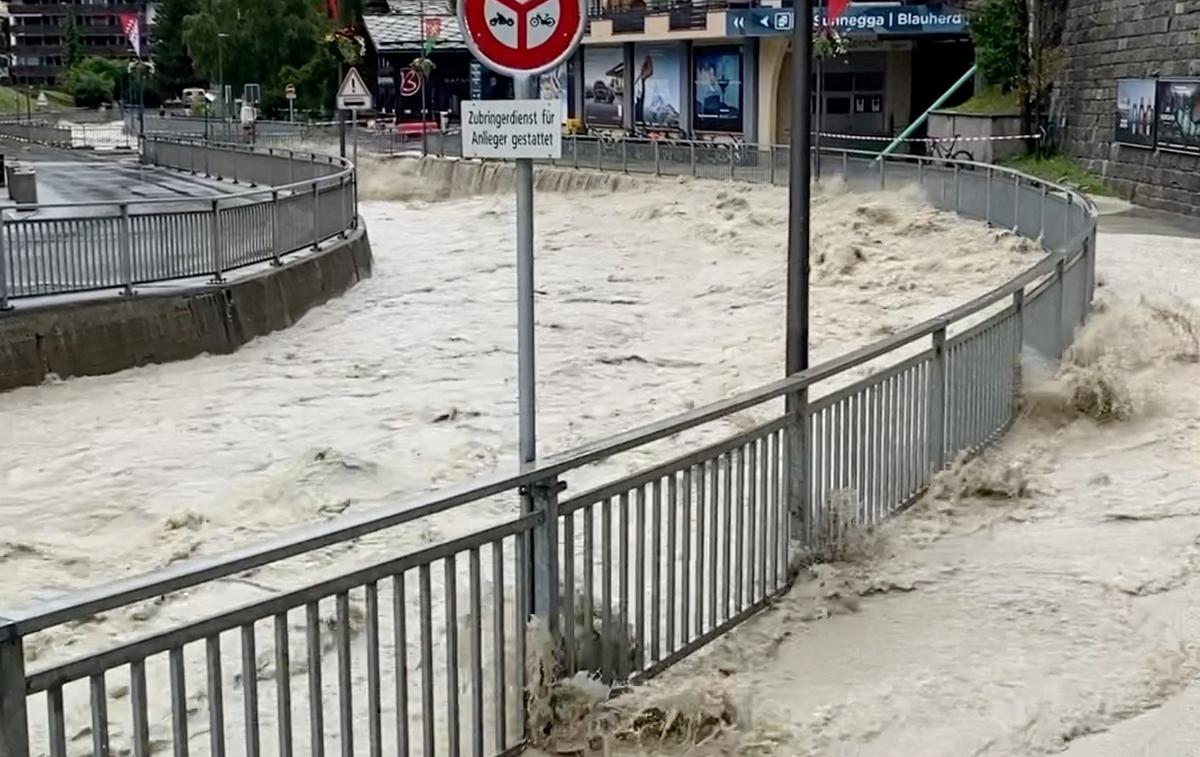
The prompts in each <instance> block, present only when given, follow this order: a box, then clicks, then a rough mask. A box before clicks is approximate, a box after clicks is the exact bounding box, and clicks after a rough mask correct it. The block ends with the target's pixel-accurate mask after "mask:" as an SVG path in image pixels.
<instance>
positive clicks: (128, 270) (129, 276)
mask: <svg viewBox="0 0 1200 757" xmlns="http://www.w3.org/2000/svg"><path fill="white" fill-rule="evenodd" d="M120 223H121V229H120V232H119V234H120V239H121V274H122V279H124V283H125V288H124V290H123V291H122V293H123V294H125V295H132V294H133V279H134V272H133V228H132V224H131V222H130V220H129V203H127V202H123V203H121V221H120Z"/></svg>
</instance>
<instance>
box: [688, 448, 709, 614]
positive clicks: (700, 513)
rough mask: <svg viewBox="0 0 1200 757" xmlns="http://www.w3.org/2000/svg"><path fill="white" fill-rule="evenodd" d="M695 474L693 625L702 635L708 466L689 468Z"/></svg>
mask: <svg viewBox="0 0 1200 757" xmlns="http://www.w3.org/2000/svg"><path fill="white" fill-rule="evenodd" d="M691 470H694V471H695V472H696V529H695V531H696V607H695V613H696V614H695V619H694V620H693V623H694V625H695V628H696V635H697V636H700V635H701V634H703V633H704V552H705V544H706V541H705V537H704V530H705V522H704V520H705V519H704V514H705V511H706V510H707V509H708V508H707V506H706V503H705V500H706V499H707V497H706V495H707V493H708V487H707V486H706V485H705V484H706V483H707V476H708V464H707V463H704V462H702V463H700V464H698V465H695V466H693V467H692V468H691Z"/></svg>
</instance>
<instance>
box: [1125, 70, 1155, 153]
mask: <svg viewBox="0 0 1200 757" xmlns="http://www.w3.org/2000/svg"><path fill="white" fill-rule="evenodd" d="M1156 97H1157V88H1156V86H1155V80H1154V79H1118V80H1117V113H1116V118H1117V122H1116V141H1117V142H1120V143H1121V144H1124V145H1133V146H1135V147H1150V148H1153V147H1154V137H1155V125H1156V123H1157V121H1158V118H1157V116H1156V113H1157V110H1156V107H1155V99H1156Z"/></svg>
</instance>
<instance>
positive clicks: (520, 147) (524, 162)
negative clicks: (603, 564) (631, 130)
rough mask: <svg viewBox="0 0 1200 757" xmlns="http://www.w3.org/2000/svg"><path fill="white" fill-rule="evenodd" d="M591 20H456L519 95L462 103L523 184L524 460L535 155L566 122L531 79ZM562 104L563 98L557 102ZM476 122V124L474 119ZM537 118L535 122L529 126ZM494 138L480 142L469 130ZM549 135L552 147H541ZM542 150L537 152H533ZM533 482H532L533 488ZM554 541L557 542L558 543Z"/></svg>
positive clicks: (534, 6)
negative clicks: (511, 161) (548, 115)
mask: <svg viewBox="0 0 1200 757" xmlns="http://www.w3.org/2000/svg"><path fill="white" fill-rule="evenodd" d="M586 19H587V13H586V9H585V7H584V0H524V1H523V0H459V1H458V25H459V28H460V29H461V30H462V32H463V38H464V39H465V40H466V43H467V48H468V49H469V50H470V51H471V53H472V54H474V56H475V57H476V58H478V59H479V62H480V63H482V64H483V65H484V66H487V67H488V68H490V69H491V70H493V71H495V72H497V73H501V74H507V75H508V76H511V77H513V100H512V101H511V102H492V103H488V102H486V101H483V100H466V101H464V102H463V104H462V119H463V151H464V154H465V153H466V152H467V151H468V150H472V149H477V150H479V152H476V153H475V154H478V155H482V154H483V152H482V150H483V149H484V145H486V144H490V145H491V147H490V148H488V149H489V152H487V156H489V157H512V158H516V161H517V166H516V189H517V407H518V413H519V423H518V425H519V428H520V455H521V463H522V464H525V463H531V462H533V461H534V460H535V459H536V458H537V426H536V422H535V408H536V404H535V401H534V393H535V390H536V381H535V378H534V339H533V337H534V334H533V161H532V160H531V157H530V156H531V155H539V156H545V155H546V154H550V155H554V156H561V154H562V126H561V122H560V118H561V114H560V113H559V110H558V108H557V107H552V108H548V107H547V103H546V102H545V101H543V100H541V99H538V98H537V94H536V93H535V92H534V91H533V78H532V77H533V76H535V75H537V74H540V73H542V72H545V71H550V70H552V69H554V68H557V67H558V66H560V65H561V64H563V63H565V62H566V60H567V59H568V58H569V57H571V55H572V54H573V53H574V52H575V49H576V48H577V47H578V46H579V40H580V39H581V38H582V37H583V27H584V22H585V20H586ZM554 105H555V106H557V103H554ZM543 111H550V112H552V114H553V115H552V118H553V122H554V123H553V132H551V133H548V131H547V128H546V127H547V126H549V125H548V124H544V123H542V121H543V120H544V119H543V117H542V112H543ZM472 120H474V121H475V123H469V122H470V121H472ZM530 121H532V122H533V123H530ZM468 129H472V130H473V131H472V134H476V135H477V137H478V136H479V134H480V133H481V132H482V131H487V132H488V133H489V135H490V136H489V137H484V138H483V141H482V142H480V143H478V144H477V145H475V146H471V145H470V142H471V141H472V140H471V138H470V137H469V135H468V133H467V130H468ZM547 136H550V142H551V143H550V144H543V143H544V142H545V141H546V137H547ZM539 150H540V151H542V152H535V151H539ZM532 488H533V487H529V489H532ZM546 496H556V495H555V494H553V493H547V492H541V491H529V493H527V494H525V495H524V496H523V500H522V508H523V509H524V510H526V511H530V510H533V509H535V507H540V506H542V505H540V504H538V503H539V502H542V503H544V502H545V500H544V499H543V498H544V497H546ZM538 534H539V535H535V537H534V547H533V564H532V567H533V570H532V571H531V574H532V575H533V576H534V583H533V587H531V588H533V589H534V593H533V594H532V597H533V609H534V611H535V612H537V613H538V614H540V615H544V616H546V617H547V620H548V621H549V623H550V631H551V633H554V632H555V631H556V630H557V619H556V618H555V613H554V612H553V611H552V610H553V605H552V603H553V602H554V601H555V597H554V591H550V590H548V588H547V582H546V581H544V580H538V574H542V573H543V571H545V570H546V569H547V566H549V564H550V561H552V560H553V559H554V552H555V550H556V549H557V546H556V545H553V544H550V543H549V542H550V540H549V539H547V538H546V534H545V533H543V532H541V531H539V532H538ZM555 541H556V540H555Z"/></svg>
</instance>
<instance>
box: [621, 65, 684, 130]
mask: <svg viewBox="0 0 1200 757" xmlns="http://www.w3.org/2000/svg"><path fill="white" fill-rule="evenodd" d="M633 64H634V66H633V77H634V78H633V120H634V122H635V123H639V124H643V125H645V126H648V127H651V128H658V129H678V128H679V113H680V110H681V109H682V107H683V82H682V81H681V79H682V78H683V77H682V71H683V47H682V46H681V45H634V48H633Z"/></svg>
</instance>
